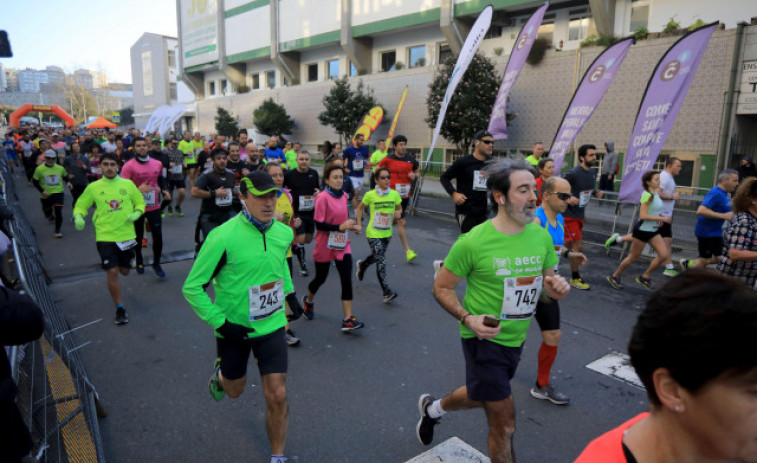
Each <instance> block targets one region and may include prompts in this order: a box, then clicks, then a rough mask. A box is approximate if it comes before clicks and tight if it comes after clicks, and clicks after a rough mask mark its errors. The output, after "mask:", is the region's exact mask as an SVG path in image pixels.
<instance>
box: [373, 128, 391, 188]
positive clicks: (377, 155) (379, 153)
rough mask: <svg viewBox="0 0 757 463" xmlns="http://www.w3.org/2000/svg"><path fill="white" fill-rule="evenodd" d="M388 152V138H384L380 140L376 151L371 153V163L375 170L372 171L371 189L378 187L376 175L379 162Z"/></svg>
mask: <svg viewBox="0 0 757 463" xmlns="http://www.w3.org/2000/svg"><path fill="white" fill-rule="evenodd" d="M388 154H389V152H388V151H387V150H386V140H384V139H383V138H382V139H381V140H379V141H378V145H377V148H376V151H374V152H373V154H371V159H370V165H371V167H373V172H371V181H370V184H371V190H372V189H374V188H376V178H375V176H376V169H378V164H379V162H381V160H382V159H384V158H385V157H386V156H387V155H388Z"/></svg>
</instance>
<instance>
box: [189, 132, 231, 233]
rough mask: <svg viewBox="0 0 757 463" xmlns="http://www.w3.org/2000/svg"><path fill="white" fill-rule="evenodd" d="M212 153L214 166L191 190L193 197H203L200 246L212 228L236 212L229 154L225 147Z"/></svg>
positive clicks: (199, 218)
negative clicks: (232, 203)
mask: <svg viewBox="0 0 757 463" xmlns="http://www.w3.org/2000/svg"><path fill="white" fill-rule="evenodd" d="M238 148H239V147H238V146H237V149H238ZM211 155H212V159H213V167H212V168H211V169H210V170H208V171H206V172H204V173H203V174H202V175H200V176H199V177H198V178H197V182H195V186H193V187H192V191H191V194H192V197H193V198H200V199H202V204H201V205H200V215H199V216H198V217H197V226H198V228H199V229H200V230H201V231H202V238H201V239H200V237H198V236H197V234H196V233H195V238H196V243H197V245H198V247H199V246H201V245H202V243H203V242H204V241H205V240H206V239H207V238H208V235H209V234H210V231H211V230H213V229H214V228H216V227H217V226H219V225H222V224H223V223H225V222H226V221H227V220H229V219H230V218H231V217H232V216H233V214H234V211H233V210H232V208H231V202H232V201H231V197H232V196H233V194H234V173H233V172H231V171H230V170H227V169H226V159H227V157H228V154H227V153H226V150H224V149H223V148H216V149H214V150H213V152H212V153H211Z"/></svg>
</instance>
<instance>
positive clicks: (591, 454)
mask: <svg viewBox="0 0 757 463" xmlns="http://www.w3.org/2000/svg"><path fill="white" fill-rule="evenodd" d="M647 416H649V413H647V412H644V413H640V414H638V415H636V416H635V417H633V418H631V419H630V420H628V421H626V422H625V423H623V424H621V425H620V426H618V427H617V428H615V429H613V430H612V431H608V432H606V433H604V434H602V435H601V436H599V437H597V438H596V439H594V440H593V441H591V442H590V443H589V445H587V446H586V448H585V449H584V451H583V452H581V455H579V456H578V458H577V459H576V461H575V462H574V463H626V462H627V460H626V456H625V455H624V454H623V435H624V434H625V432H626V431H627V430H628V428H630V427H631V426H633V425H634V424H636V423H638V422H639V421H641V420H643V419H644V418H646V417H647Z"/></svg>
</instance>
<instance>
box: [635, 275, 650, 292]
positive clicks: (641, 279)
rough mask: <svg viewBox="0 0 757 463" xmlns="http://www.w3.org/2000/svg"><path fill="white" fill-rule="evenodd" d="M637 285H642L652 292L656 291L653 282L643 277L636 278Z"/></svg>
mask: <svg viewBox="0 0 757 463" xmlns="http://www.w3.org/2000/svg"><path fill="white" fill-rule="evenodd" d="M636 283H638V284H640V285H641V286H643V287H645V288H647V289H648V290H650V291H654V288H653V287H652V280H650V279H649V278H644V277H643V276H641V275H639V276H638V277H637V278H636Z"/></svg>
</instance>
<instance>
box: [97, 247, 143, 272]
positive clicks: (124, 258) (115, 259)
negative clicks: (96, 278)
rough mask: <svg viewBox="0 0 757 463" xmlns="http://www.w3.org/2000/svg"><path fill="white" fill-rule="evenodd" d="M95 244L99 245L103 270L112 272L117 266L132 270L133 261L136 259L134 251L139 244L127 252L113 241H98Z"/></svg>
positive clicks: (98, 249) (98, 250) (98, 251)
mask: <svg viewBox="0 0 757 463" xmlns="http://www.w3.org/2000/svg"><path fill="white" fill-rule="evenodd" d="M135 243H136V242H135ZM95 244H96V245H97V253H98V254H100V264H101V265H102V268H103V270H110V269H112V268H113V267H116V266H118V267H121V268H131V261H132V259H134V249H136V247H137V244H135V245H134V246H133V247H132V248H130V249H127V250H125V251H122V250H121V249H120V248H119V247H118V245H117V244H116V243H114V242H112V241H98V242H97V243H95Z"/></svg>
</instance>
